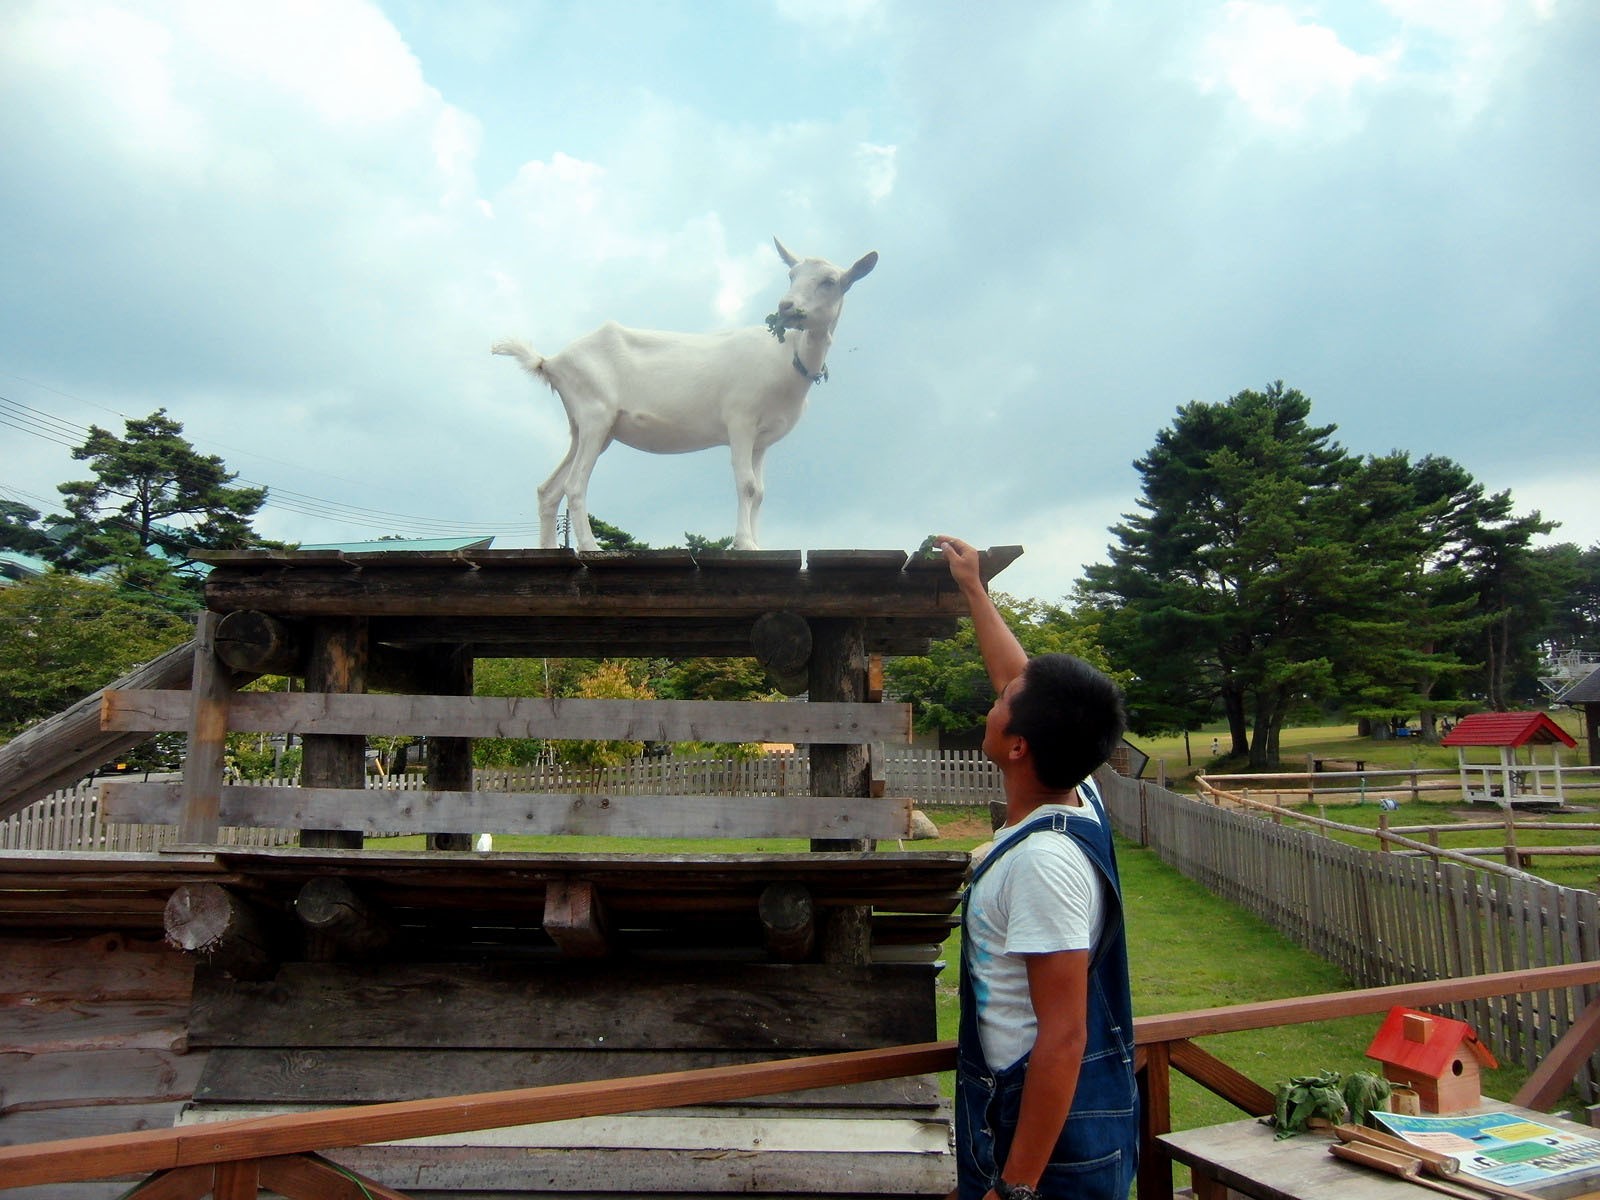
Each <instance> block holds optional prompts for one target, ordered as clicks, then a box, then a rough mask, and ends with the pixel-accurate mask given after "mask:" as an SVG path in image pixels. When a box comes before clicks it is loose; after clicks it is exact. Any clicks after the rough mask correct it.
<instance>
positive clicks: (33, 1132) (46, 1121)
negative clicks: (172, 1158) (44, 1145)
mask: <svg viewBox="0 0 1600 1200" xmlns="http://www.w3.org/2000/svg"><path fill="white" fill-rule="evenodd" d="M182 1107H183V1104H182V1102H180V1101H168V1102H166V1103H161V1104H91V1105H85V1106H83V1107H81V1108H45V1109H39V1110H38V1111H36V1112H19V1113H7V1114H6V1118H5V1120H3V1121H0V1146H27V1145H30V1144H32V1143H34V1142H53V1141H57V1140H59V1139H61V1138H79V1137H97V1136H99V1135H101V1134H107V1133H133V1132H136V1131H138V1130H143V1129H167V1128H170V1127H171V1125H172V1123H173V1121H174V1120H175V1119H176V1118H177V1115H178V1112H179V1110H180V1109H182ZM5 1195H6V1196H7V1200H9V1193H5Z"/></svg>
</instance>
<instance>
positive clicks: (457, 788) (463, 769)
mask: <svg viewBox="0 0 1600 1200" xmlns="http://www.w3.org/2000/svg"><path fill="white" fill-rule="evenodd" d="M419 665H420V668H421V671H420V674H421V677H422V679H423V680H425V681H426V682H427V686H426V687H425V688H424V689H423V690H424V692H425V693H426V694H428V695H431V696H470V695H472V667H473V660H472V649H471V647H469V646H433V647H429V648H428V649H427V650H426V651H424V652H423V654H422V656H421V663H420V664H419ZM428 787H429V788H430V789H432V790H433V791H442V792H470V791H471V790H472V739H471V738H464V737H463V738H447V737H430V738H429V739H428ZM427 846H428V849H429V850H471V849H472V831H471V830H462V831H455V832H439V833H430V834H429V835H428V840H427Z"/></svg>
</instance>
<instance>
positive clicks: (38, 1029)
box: [0, 1000, 188, 1054]
mask: <svg viewBox="0 0 1600 1200" xmlns="http://www.w3.org/2000/svg"><path fill="white" fill-rule="evenodd" d="M187 1015H188V1006H187V1005H185V1004H174V1003H167V1002H162V1001H154V1000H107V1001H103V1002H100V1003H95V1004H48V1005H43V1004H41V1005H37V1006H28V1007H23V1006H21V1005H16V1006H8V1007H5V1008H0V1046H4V1047H5V1048H6V1049H7V1050H11V1051H18V1052H21V1053H25V1054H48V1053H53V1052H57V1051H64V1050H106V1049H119V1048H120V1049H129V1050H171V1051H174V1052H176V1053H180V1054H181V1053H183V1052H184V1051H185V1050H186V1049H187V1048H188V1034H187V1032H186V1029H185V1025H186V1019H187Z"/></svg>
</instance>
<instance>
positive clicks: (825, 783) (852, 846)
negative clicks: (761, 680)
mask: <svg viewBox="0 0 1600 1200" xmlns="http://www.w3.org/2000/svg"><path fill="white" fill-rule="evenodd" d="M866 692H867V652H866V645H865V636H864V630H863V626H862V623H861V622H860V621H856V620H835V619H826V620H823V619H819V620H815V621H812V622H811V674H810V695H811V699H812V700H822V701H837V700H843V701H849V702H856V703H859V702H860V701H861V700H862V699H863V697H865V695H866ZM871 790H872V780H871V769H870V766H869V762H868V753H867V747H866V746H864V745H863V746H823V745H815V744H814V745H812V747H811V794H812V795H813V796H867V795H869V794H870V793H871ZM811 848H812V849H813V850H817V851H841V850H844V851H862V850H871V849H872V848H873V843H872V841H871V840H851V839H841V838H813V839H812V841H811ZM821 934H822V959H823V961H824V962H843V963H865V962H867V960H868V958H869V957H870V956H871V950H872V910H871V909H870V908H866V907H852V908H835V909H830V910H828V912H827V914H826V919H825V920H824V921H823V923H822V930H821Z"/></svg>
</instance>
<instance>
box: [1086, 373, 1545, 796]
mask: <svg viewBox="0 0 1600 1200" xmlns="http://www.w3.org/2000/svg"><path fill="white" fill-rule="evenodd" d="M1310 416H1311V403H1310V401H1309V400H1308V399H1307V398H1306V397H1305V396H1304V395H1302V394H1301V393H1300V392H1298V391H1296V390H1294V389H1291V388H1286V387H1284V386H1283V384H1282V383H1274V384H1273V385H1271V386H1270V387H1268V388H1267V389H1265V390H1264V391H1260V392H1257V391H1245V392H1240V393H1239V394H1237V395H1235V396H1233V397H1231V398H1230V399H1229V400H1227V401H1226V402H1225V403H1222V404H1207V403H1201V402H1195V403H1191V404H1189V405H1186V406H1185V407H1183V408H1180V409H1179V410H1178V414H1177V417H1176V419H1175V420H1174V422H1173V424H1172V425H1171V426H1170V427H1168V428H1166V429H1163V430H1161V431H1160V433H1158V435H1157V437H1156V442H1155V445H1154V446H1153V447H1152V449H1151V450H1150V451H1149V453H1147V454H1146V455H1145V456H1144V457H1143V458H1141V459H1139V460H1138V461H1137V462H1136V463H1135V464H1134V465H1135V467H1136V468H1137V470H1138V471H1139V474H1140V477H1141V481H1142V492H1141V495H1140V498H1139V500H1138V505H1139V508H1140V510H1141V511H1140V512H1138V513H1133V514H1129V515H1127V516H1126V517H1125V519H1124V521H1123V522H1122V523H1121V524H1119V525H1117V526H1115V527H1114V528H1113V529H1112V533H1113V534H1114V535H1115V536H1116V538H1117V542H1116V543H1115V544H1113V545H1112V547H1111V548H1110V550H1109V558H1110V561H1109V562H1108V563H1103V564H1097V565H1095V566H1093V567H1091V568H1090V569H1089V571H1088V572H1087V575H1086V579H1085V583H1084V585H1083V588H1082V591H1081V595H1082V596H1083V598H1084V599H1085V600H1087V601H1088V602H1089V603H1091V604H1093V605H1094V606H1095V607H1096V608H1097V609H1099V611H1100V612H1101V613H1102V615H1103V626H1102V639H1103V641H1104V642H1105V644H1106V646H1107V649H1108V652H1109V653H1110V654H1111V657H1112V659H1113V661H1115V662H1117V663H1118V664H1119V665H1121V666H1125V667H1128V668H1129V669H1131V670H1132V671H1133V674H1134V679H1133V680H1132V682H1131V683H1130V685H1129V689H1128V692H1129V706H1130V716H1131V718H1132V720H1133V721H1134V723H1135V728H1136V729H1139V730H1141V731H1143V732H1154V731H1156V730H1161V729H1170V728H1171V727H1172V724H1173V723H1174V722H1178V721H1181V722H1185V723H1187V722H1189V721H1192V720H1193V719H1194V718H1195V717H1196V716H1199V715H1201V714H1202V713H1203V712H1204V710H1205V708H1206V706H1207V705H1208V704H1212V703H1214V704H1216V705H1217V706H1218V707H1220V709H1221V711H1222V713H1223V714H1224V716H1225V717H1226V719H1227V722H1228V728H1229V733H1230V738H1231V742H1232V752H1233V753H1235V754H1238V755H1242V756H1243V755H1247V756H1248V759H1249V762H1250V765H1251V766H1252V767H1253V768H1255V769H1263V768H1266V767H1268V766H1270V765H1273V764H1275V763H1276V761H1277V759H1278V737H1279V733H1280V731H1281V730H1282V728H1283V725H1284V723H1285V722H1286V721H1287V720H1288V718H1289V715H1290V714H1291V712H1293V711H1294V710H1295V709H1296V708H1297V707H1300V706H1304V705H1306V704H1309V703H1317V702H1328V703H1338V704H1343V705H1345V706H1347V707H1348V708H1350V709H1352V710H1355V711H1360V712H1364V713H1365V714H1366V715H1368V716H1369V717H1373V718H1378V717H1383V716H1386V715H1388V714H1390V713H1398V712H1406V711H1409V712H1415V711H1419V710H1426V709H1427V708H1428V707H1429V705H1430V704H1432V703H1434V702H1435V696H1436V694H1440V693H1451V692H1456V693H1458V692H1459V691H1460V690H1461V689H1463V688H1468V687H1470V686H1471V683H1472V681H1473V680H1474V679H1475V678H1476V679H1478V680H1479V682H1480V684H1481V687H1482V690H1483V693H1484V700H1485V702H1487V703H1489V704H1492V705H1499V706H1503V704H1504V703H1505V701H1506V699H1507V694H1506V691H1505V677H1506V674H1507V669H1508V665H1509V663H1510V662H1511V660H1512V659H1513V657H1514V649H1515V647H1516V646H1517V645H1519V644H1524V643H1525V642H1526V639H1523V640H1522V642H1519V641H1518V635H1517V633H1516V631H1515V628H1514V627H1515V626H1516V624H1517V623H1518V622H1519V621H1521V620H1524V619H1525V617H1524V616H1523V615H1521V614H1524V613H1525V612H1526V608H1527V606H1528V605H1529V604H1530V603H1531V599H1530V597H1529V595H1528V592H1527V589H1528V588H1529V587H1530V586H1531V585H1532V582H1533V576H1532V575H1531V573H1530V569H1529V559H1528V554H1529V551H1528V539H1529V538H1530V537H1531V536H1533V534H1534V533H1536V532H1539V531H1540V530H1541V529H1544V528H1548V527H1549V525H1548V522H1544V521H1543V520H1542V519H1541V518H1540V517H1539V514H1537V513H1534V514H1532V515H1531V516H1528V517H1518V516H1515V515H1514V514H1513V513H1512V512H1511V501H1510V497H1509V494H1507V493H1499V494H1496V495H1494V496H1488V495H1485V493H1484V489H1483V488H1482V486H1481V485H1479V484H1477V483H1475V482H1474V481H1473V480H1472V478H1471V476H1470V475H1468V474H1467V473H1466V472H1465V471H1464V470H1463V469H1462V468H1461V467H1460V466H1458V465H1457V464H1455V463H1453V462H1451V461H1450V460H1448V459H1443V458H1435V457H1431V456H1430V457H1425V458H1423V459H1420V460H1418V461H1416V462H1412V461H1411V459H1410V457H1409V456H1408V455H1406V454H1404V453H1402V452H1395V453H1393V454H1389V455H1383V456H1376V457H1371V458H1367V459H1360V458H1357V457H1355V456H1352V455H1350V454H1349V453H1347V452H1346V451H1345V450H1344V449H1343V448H1342V447H1341V446H1340V445H1339V444H1338V443H1337V442H1335V441H1334V440H1333V434H1334V432H1335V427H1334V426H1332V425H1315V424H1312V423H1311V420H1310ZM1469 656H1473V657H1469ZM1480 661H1481V662H1483V663H1485V664H1487V665H1486V666H1482V667H1480V666H1479V665H1478V663H1479V662H1480ZM1185 727H1187V724H1186V725H1185Z"/></svg>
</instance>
